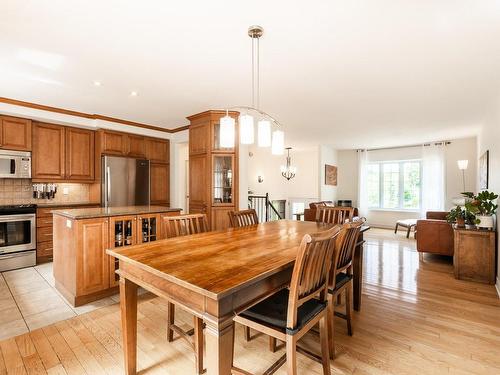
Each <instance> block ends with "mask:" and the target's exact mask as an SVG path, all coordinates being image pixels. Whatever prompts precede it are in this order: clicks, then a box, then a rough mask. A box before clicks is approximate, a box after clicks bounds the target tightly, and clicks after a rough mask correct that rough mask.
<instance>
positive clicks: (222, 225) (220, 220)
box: [210, 207, 234, 230]
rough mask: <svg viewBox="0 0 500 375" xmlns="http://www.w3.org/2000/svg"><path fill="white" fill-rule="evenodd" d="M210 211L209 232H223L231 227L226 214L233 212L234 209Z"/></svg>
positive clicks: (215, 208)
mask: <svg viewBox="0 0 500 375" xmlns="http://www.w3.org/2000/svg"><path fill="white" fill-rule="evenodd" d="M211 211H212V213H211V220H210V227H211V230H224V229H227V228H229V227H230V226H231V223H230V222H229V215H228V212H230V211H234V207H212V210H211Z"/></svg>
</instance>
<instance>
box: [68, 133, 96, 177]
mask: <svg viewBox="0 0 500 375" xmlns="http://www.w3.org/2000/svg"><path fill="white" fill-rule="evenodd" d="M65 156H66V158H65V159H66V179H68V180H78V181H89V182H92V181H94V177H95V174H94V165H95V153H94V132H93V131H91V130H85V129H78V128H66V152H65Z"/></svg>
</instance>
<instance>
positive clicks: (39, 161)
mask: <svg viewBox="0 0 500 375" xmlns="http://www.w3.org/2000/svg"><path fill="white" fill-rule="evenodd" d="M64 155H65V139H64V127H63V126H59V125H52V124H45V123H41V122H35V123H34V124H33V153H32V161H31V162H32V173H31V174H32V178H33V179H38V180H42V181H54V180H63V179H64V177H65V163H64Z"/></svg>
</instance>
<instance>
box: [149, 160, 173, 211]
mask: <svg viewBox="0 0 500 375" xmlns="http://www.w3.org/2000/svg"><path fill="white" fill-rule="evenodd" d="M150 176H151V204H169V202H170V164H163V163H151V164H150Z"/></svg>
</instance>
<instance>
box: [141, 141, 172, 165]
mask: <svg viewBox="0 0 500 375" xmlns="http://www.w3.org/2000/svg"><path fill="white" fill-rule="evenodd" d="M146 157H147V158H148V159H149V160H150V161H151V162H153V163H168V162H169V161H170V141H169V140H166V139H158V138H148V139H146Z"/></svg>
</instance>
